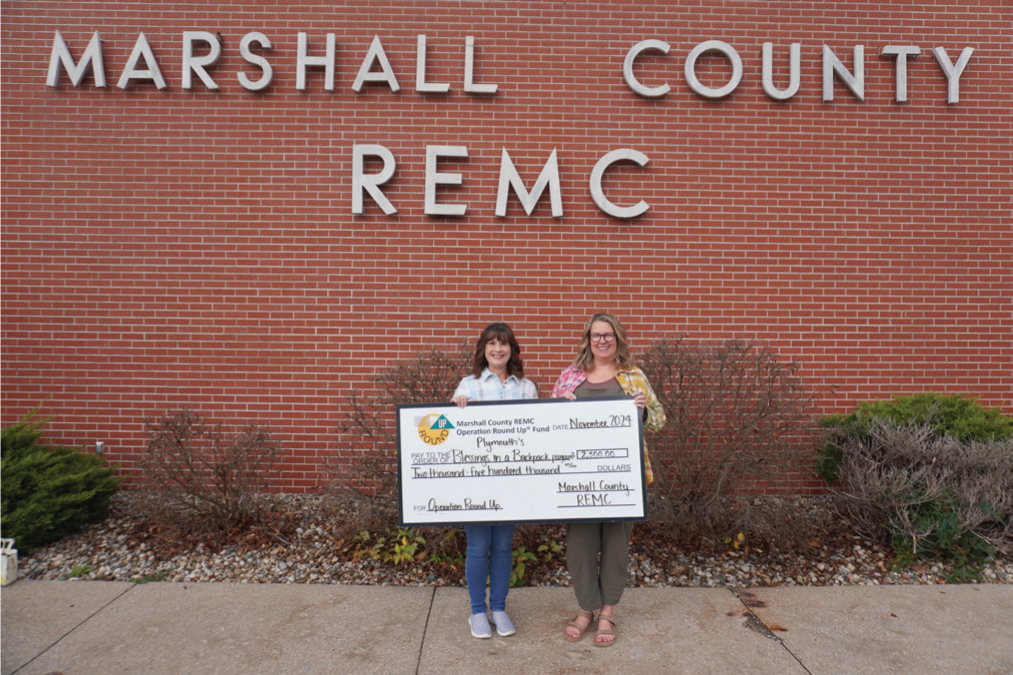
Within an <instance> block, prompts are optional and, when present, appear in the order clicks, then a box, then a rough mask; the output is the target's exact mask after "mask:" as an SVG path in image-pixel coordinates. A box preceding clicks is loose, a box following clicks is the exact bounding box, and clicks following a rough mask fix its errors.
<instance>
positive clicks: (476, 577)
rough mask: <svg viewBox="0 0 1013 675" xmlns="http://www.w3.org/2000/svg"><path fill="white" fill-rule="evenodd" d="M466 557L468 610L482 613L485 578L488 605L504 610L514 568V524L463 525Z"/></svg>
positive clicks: (493, 609) (483, 609) (491, 607)
mask: <svg viewBox="0 0 1013 675" xmlns="http://www.w3.org/2000/svg"><path fill="white" fill-rule="evenodd" d="M464 533H465V535H467V537H468V557H467V558H466V559H465V561H464V578H465V579H466V580H467V581H468V595H470V596H471V613H472V614H485V610H486V606H485V581H486V578H488V579H489V607H490V609H492V611H494V612H505V611H506V596H507V592H508V591H509V590H510V570H511V568H512V567H513V565H512V563H513V560H512V558H511V556H512V554H513V550H512V549H513V542H514V526H513V524H512V523H511V524H508V525H465V526H464Z"/></svg>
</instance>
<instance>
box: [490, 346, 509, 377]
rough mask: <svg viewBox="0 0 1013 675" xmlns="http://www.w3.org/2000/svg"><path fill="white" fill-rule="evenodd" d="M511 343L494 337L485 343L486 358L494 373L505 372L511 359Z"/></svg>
mask: <svg viewBox="0 0 1013 675" xmlns="http://www.w3.org/2000/svg"><path fill="white" fill-rule="evenodd" d="M510 352H511V350H510V343H509V342H506V341H505V340H500V339H499V338H493V339H491V340H489V341H488V342H486V343H485V360H486V361H488V362H489V370H491V371H492V372H494V373H505V372H506V369H507V363H508V362H509V361H510Z"/></svg>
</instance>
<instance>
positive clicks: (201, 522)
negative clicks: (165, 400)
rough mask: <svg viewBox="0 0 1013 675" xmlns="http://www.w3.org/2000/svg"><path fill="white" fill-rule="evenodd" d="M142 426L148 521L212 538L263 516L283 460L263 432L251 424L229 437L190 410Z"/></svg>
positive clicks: (172, 529)
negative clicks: (149, 518) (145, 432)
mask: <svg viewBox="0 0 1013 675" xmlns="http://www.w3.org/2000/svg"><path fill="white" fill-rule="evenodd" d="M145 426H146V431H147V435H148V442H147V446H146V449H145V454H144V457H143V458H142V460H141V462H140V469H141V478H142V481H143V487H144V488H145V490H146V492H147V497H148V503H147V507H146V508H147V511H148V514H149V517H151V518H152V519H153V520H154V521H156V522H157V523H158V524H159V525H160V526H161V527H164V528H167V529H168V530H170V531H174V532H200V533H204V534H214V533H222V532H227V531H229V530H231V529H233V528H235V527H236V526H238V525H240V524H244V523H252V522H256V521H257V519H259V518H260V517H261V516H262V515H263V512H264V509H265V506H266V504H267V503H268V495H267V493H268V492H269V491H270V490H271V489H272V488H273V487H274V482H275V480H276V478H277V475H278V469H277V466H278V462H279V459H280V455H281V447H280V445H279V444H278V443H277V442H276V441H275V440H274V439H273V438H272V437H271V434H270V432H269V431H268V430H267V429H264V428H261V427H258V426H256V425H252V424H250V425H247V426H245V427H244V428H242V429H241V430H239V431H238V432H237V433H235V434H232V435H227V434H226V430H225V429H224V428H223V426H222V425H221V424H216V425H211V424H209V423H207V422H206V421H205V420H204V418H203V417H201V415H199V414H198V413H195V412H193V411H190V410H177V411H173V412H169V413H166V414H165V415H163V416H162V418H161V419H158V420H151V419H146V420H145Z"/></svg>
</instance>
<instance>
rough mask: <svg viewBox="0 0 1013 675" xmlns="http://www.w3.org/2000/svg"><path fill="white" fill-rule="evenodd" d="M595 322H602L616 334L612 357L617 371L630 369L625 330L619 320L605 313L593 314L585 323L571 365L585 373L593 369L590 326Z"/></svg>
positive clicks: (628, 345)
mask: <svg viewBox="0 0 1013 675" xmlns="http://www.w3.org/2000/svg"><path fill="white" fill-rule="evenodd" d="M595 321H604V322H605V323H607V324H608V325H610V326H611V327H612V332H614V333H615V334H616V354H615V357H614V360H615V364H616V366H618V367H619V370H629V369H631V368H632V367H633V358H632V357H631V356H630V343H629V340H627V339H626V329H625V328H623V325H622V324H621V323H619V319H617V318H615V317H614V316H612V315H611V314H608V313H606V312H599V313H598V314H595V315H594V316H592V317H591V320H590V321H588V322H587V326H586V327H585V328H584V334H583V335H582V336H581V339H580V345H578V346H577V356H576V358H574V360H573V364H574V365H575V366H577V367H578V368H580V369H581V370H583V371H584V372H585V373H586V372H587V371H588V370H589V369H591V368H593V367H594V354H592V353H591V326H592V325H594V322H595Z"/></svg>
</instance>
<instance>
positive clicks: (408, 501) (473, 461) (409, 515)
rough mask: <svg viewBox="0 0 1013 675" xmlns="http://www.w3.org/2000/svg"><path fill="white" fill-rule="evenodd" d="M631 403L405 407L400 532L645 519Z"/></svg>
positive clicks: (640, 452) (401, 413)
mask: <svg viewBox="0 0 1013 675" xmlns="http://www.w3.org/2000/svg"><path fill="white" fill-rule="evenodd" d="M639 413H640V411H639V410H638V408H637V407H636V406H635V405H634V404H633V399H631V398H625V397H624V398H601V399H590V400H588V399H582V400H579V401H567V400H565V399H545V400H541V399H526V400H520V401H504V402H499V403H479V402H475V403H469V404H468V406H467V407H465V408H463V409H462V408H458V407H457V406H455V405H453V404H446V405H445V404H434V405H427V404H422V405H417V404H413V405H401V406H397V417H398V458H397V459H398V481H399V482H398V491H399V497H400V519H401V524H402V525H410V526H418V525H436V524H440V525H450V524H461V523H464V524H467V523H496V522H517V523H525V522H526V523H537V522H564V521H577V520H645V519H646V518H647V500H646V498H645V495H646V481H645V477H644V446H643V435H642V431H641V419H640V414H639Z"/></svg>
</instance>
